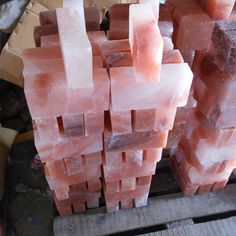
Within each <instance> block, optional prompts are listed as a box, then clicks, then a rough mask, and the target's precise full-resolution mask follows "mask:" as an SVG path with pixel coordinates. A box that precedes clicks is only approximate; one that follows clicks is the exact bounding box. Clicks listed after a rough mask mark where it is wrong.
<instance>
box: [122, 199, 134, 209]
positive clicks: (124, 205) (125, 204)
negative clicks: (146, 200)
mask: <svg viewBox="0 0 236 236" xmlns="http://www.w3.org/2000/svg"><path fill="white" fill-rule="evenodd" d="M133 205H134V203H133V199H125V200H123V201H121V208H122V209H130V208H132V207H133Z"/></svg>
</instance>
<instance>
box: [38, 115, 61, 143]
mask: <svg viewBox="0 0 236 236" xmlns="http://www.w3.org/2000/svg"><path fill="white" fill-rule="evenodd" d="M34 122H35V124H36V128H37V132H38V135H39V137H40V139H42V140H44V141H45V142H51V141H52V140H54V141H56V140H58V139H59V138H60V131H59V126H58V122H57V118H46V119H36V120H34Z"/></svg>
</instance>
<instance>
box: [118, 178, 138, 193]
mask: <svg viewBox="0 0 236 236" xmlns="http://www.w3.org/2000/svg"><path fill="white" fill-rule="evenodd" d="M135 188H136V178H135V177H130V178H123V179H122V180H121V191H131V190H135Z"/></svg>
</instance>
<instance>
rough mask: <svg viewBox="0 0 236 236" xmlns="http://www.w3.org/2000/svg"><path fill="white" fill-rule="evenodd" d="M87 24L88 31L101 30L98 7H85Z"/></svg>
mask: <svg viewBox="0 0 236 236" xmlns="http://www.w3.org/2000/svg"><path fill="white" fill-rule="evenodd" d="M84 15H85V24H86V30H87V31H99V30H100V16H99V12H98V9H97V8H96V7H86V8H85V9H84Z"/></svg>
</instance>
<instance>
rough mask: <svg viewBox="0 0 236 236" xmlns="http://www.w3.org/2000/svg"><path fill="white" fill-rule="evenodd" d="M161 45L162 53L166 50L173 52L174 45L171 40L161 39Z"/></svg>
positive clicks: (167, 38)
mask: <svg viewBox="0 0 236 236" xmlns="http://www.w3.org/2000/svg"><path fill="white" fill-rule="evenodd" d="M162 40H163V43H164V51H166V50H173V49H174V45H173V43H172V40H171V38H169V37H162Z"/></svg>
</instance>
